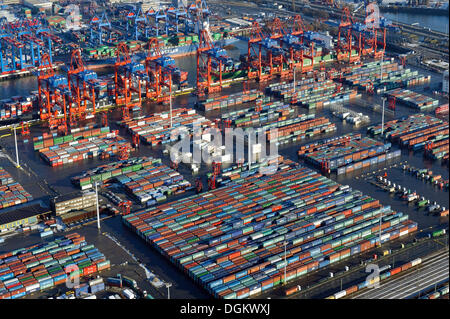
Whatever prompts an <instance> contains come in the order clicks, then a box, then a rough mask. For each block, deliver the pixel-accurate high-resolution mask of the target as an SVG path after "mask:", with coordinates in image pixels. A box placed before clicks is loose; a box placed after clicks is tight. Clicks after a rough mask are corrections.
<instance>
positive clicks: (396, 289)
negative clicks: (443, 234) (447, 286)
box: [350, 250, 449, 299]
mask: <svg viewBox="0 0 450 319" xmlns="http://www.w3.org/2000/svg"><path fill="white" fill-rule="evenodd" d="M448 258H449V253H448V250H447V251H444V252H441V253H439V254H436V255H433V256H431V257H428V258H427V259H425V260H424V261H423V262H422V263H421V264H420V265H419V266H418V268H416V269H414V270H412V271H411V272H408V273H406V274H405V275H403V276H401V277H398V278H395V279H392V280H389V281H388V282H386V283H384V284H381V285H380V286H379V288H377V289H369V290H367V291H364V292H362V293H361V294H358V295H355V296H354V297H351V298H350V299H405V298H408V297H409V296H411V295H414V294H416V293H417V292H420V291H422V290H423V289H425V288H427V287H429V286H432V285H435V284H438V283H440V282H442V281H445V280H448V278H449V264H448Z"/></svg>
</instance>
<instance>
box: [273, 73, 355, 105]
mask: <svg viewBox="0 0 450 319" xmlns="http://www.w3.org/2000/svg"><path fill="white" fill-rule="evenodd" d="M268 91H269V92H270V94H273V95H275V96H277V97H280V98H282V99H284V100H285V101H295V102H297V103H299V104H300V105H301V106H303V107H306V108H307V109H315V108H317V107H323V106H327V105H330V104H333V103H344V102H348V101H350V100H352V99H355V98H358V97H359V96H360V95H359V94H358V93H357V91H356V90H354V89H348V88H345V89H342V88H338V86H337V84H336V83H335V82H333V81H332V80H321V81H318V82H315V81H311V80H310V79H306V80H303V81H301V82H300V84H296V86H295V90H294V87H293V85H282V86H281V87H279V86H273V87H270V88H269V90H268Z"/></svg>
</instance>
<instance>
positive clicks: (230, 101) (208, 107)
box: [199, 90, 268, 111]
mask: <svg viewBox="0 0 450 319" xmlns="http://www.w3.org/2000/svg"><path fill="white" fill-rule="evenodd" d="M263 95H264V94H263V93H262V92H261V91H258V90H249V91H244V92H239V93H234V94H230V95H222V96H218V97H212V98H208V99H206V100H204V101H200V102H199V107H200V108H201V109H202V110H205V111H212V110H219V109H226V108H229V107H231V106H235V105H239V104H243V103H247V102H252V101H255V100H256V99H259V98H263ZM263 102H268V99H267V98H265V99H264V101H263Z"/></svg>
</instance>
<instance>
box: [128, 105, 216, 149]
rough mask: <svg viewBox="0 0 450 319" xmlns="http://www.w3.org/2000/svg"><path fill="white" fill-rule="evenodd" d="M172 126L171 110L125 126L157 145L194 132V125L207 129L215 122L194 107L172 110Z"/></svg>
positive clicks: (129, 122)
mask: <svg viewBox="0 0 450 319" xmlns="http://www.w3.org/2000/svg"><path fill="white" fill-rule="evenodd" d="M172 123H173V124H172V127H170V114H169V112H162V113H155V114H153V115H152V116H149V117H145V118H143V119H140V120H131V121H127V122H125V123H124V126H125V127H126V128H127V129H128V131H129V132H130V133H131V134H133V135H134V134H138V135H139V137H140V139H141V140H142V141H144V142H145V143H147V144H150V145H152V146H156V145H159V144H166V143H170V142H175V141H177V140H178V138H179V136H180V135H182V136H183V135H186V134H192V133H193V130H194V127H195V126H197V125H198V126H197V127H198V128H201V129H205V128H211V127H214V123H212V122H211V121H210V120H208V119H206V118H205V117H203V116H201V115H199V114H197V113H196V112H195V110H192V109H184V108H182V109H174V110H172Z"/></svg>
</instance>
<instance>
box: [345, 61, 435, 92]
mask: <svg viewBox="0 0 450 319" xmlns="http://www.w3.org/2000/svg"><path fill="white" fill-rule="evenodd" d="M343 80H344V83H346V84H348V85H351V86H354V87H357V88H359V89H361V90H363V91H368V90H369V88H370V87H372V88H373V90H374V92H376V93H378V94H380V93H382V92H385V91H387V90H392V89H396V88H400V87H408V86H412V85H419V84H425V83H428V82H430V80H431V76H429V75H428V76H422V75H419V73H418V71H411V70H410V69H403V66H401V65H398V63H396V62H394V59H391V60H390V61H383V63H382V64H381V61H376V62H368V63H365V64H363V65H362V66H361V67H359V68H356V69H353V70H351V71H350V72H347V73H344V74H343Z"/></svg>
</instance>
